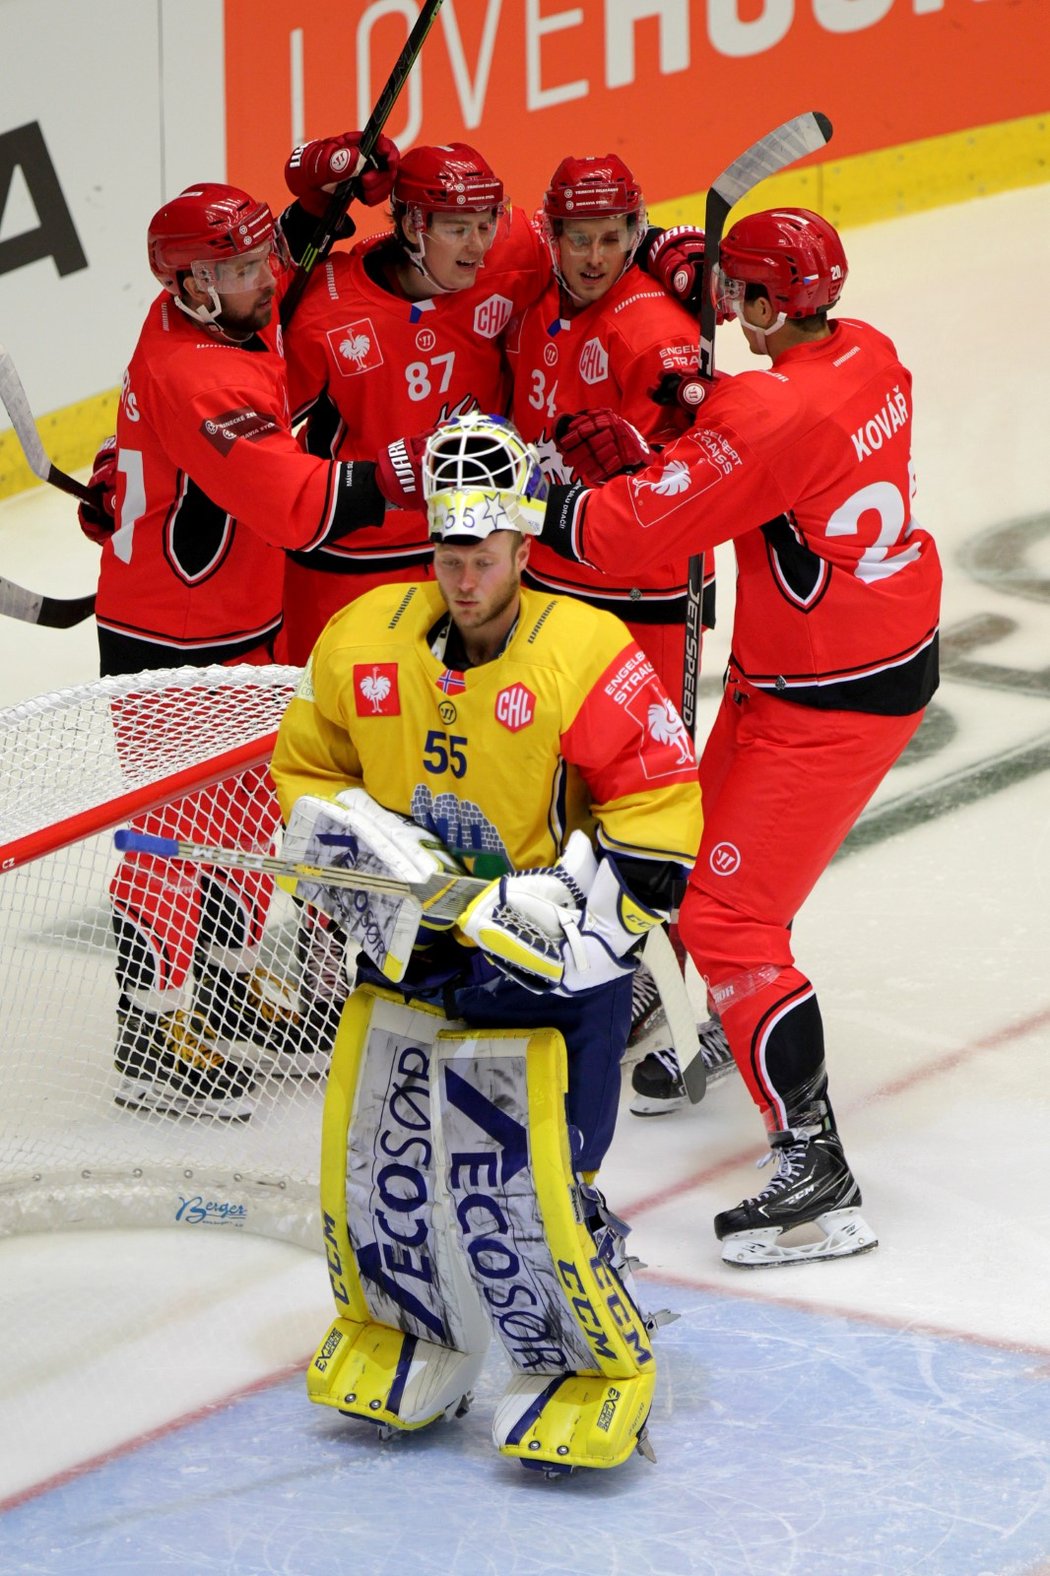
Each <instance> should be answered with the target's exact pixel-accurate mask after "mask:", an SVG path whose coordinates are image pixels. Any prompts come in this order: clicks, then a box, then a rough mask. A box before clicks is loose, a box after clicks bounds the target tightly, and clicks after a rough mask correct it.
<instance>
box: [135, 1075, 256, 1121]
mask: <svg viewBox="0 0 1050 1576" xmlns="http://www.w3.org/2000/svg"><path fill="white" fill-rule="evenodd" d="M113 1103H114V1105H119V1106H121V1107H123V1109H124V1110H125V1111H151V1112H154V1113H155V1114H156V1115H157V1116H173V1117H176V1118H179V1117H184V1116H188V1117H193V1118H200V1117H202V1116H208V1117H212V1118H214V1119H215V1120H216V1121H221V1122H247V1121H249V1120H250V1118H251V1115H252V1112H253V1111H254V1110H255V1104H254V1102H253V1101H251V1100H246V1099H244V1098H243V1097H242V1098H241V1099H238V1100H195V1099H194V1098H193V1097H192V1096H191V1095H185V1094H175V1093H173V1092H168V1091H165V1090H163V1089H155V1088H153V1087H151V1086H150V1085H146V1086H145V1087H143V1084H142V1082H141V1080H139V1079H136V1078H125V1079H123V1080H122V1081H121V1083H120V1086H119V1087H118V1089H117V1092H116V1094H115V1095H114V1096H113Z"/></svg>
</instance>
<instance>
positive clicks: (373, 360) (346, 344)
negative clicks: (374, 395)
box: [325, 317, 383, 378]
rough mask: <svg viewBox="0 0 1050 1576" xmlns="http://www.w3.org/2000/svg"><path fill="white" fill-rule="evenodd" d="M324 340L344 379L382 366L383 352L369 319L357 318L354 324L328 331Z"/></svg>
mask: <svg viewBox="0 0 1050 1576" xmlns="http://www.w3.org/2000/svg"><path fill="white" fill-rule="evenodd" d="M325 338H326V339H327V341H328V345H329V349H330V350H331V352H332V360H333V361H334V362H335V364H336V366H337V368H338V369H339V371H340V372H341V374H342V375H343V377H344V378H354V377H356V376H357V374H358V373H359V372H371V371H372V370H373V368H374V367H381V366H382V365H383V352H382V351H381V350H380V348H379V339H378V337H377V335H376V331H375V329H374V328H373V327H372V320H371V318H368V317H359V318H358V319H357V321H356V323H344V324H343V326H342V328H332V329H329V331H328V333H327V334H326V335H325Z"/></svg>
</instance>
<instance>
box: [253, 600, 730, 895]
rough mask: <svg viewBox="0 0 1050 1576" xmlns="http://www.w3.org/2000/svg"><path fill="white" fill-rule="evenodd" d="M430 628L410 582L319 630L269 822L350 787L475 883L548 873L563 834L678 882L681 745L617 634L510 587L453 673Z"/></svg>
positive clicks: (641, 666)
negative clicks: (508, 612)
mask: <svg viewBox="0 0 1050 1576" xmlns="http://www.w3.org/2000/svg"><path fill="white" fill-rule="evenodd" d="M446 616H447V611H446V608H445V603H444V600H443V598H442V596H441V592H440V590H439V589H438V587H437V586H436V585H434V584H423V585H413V586H411V587H408V588H407V589H406V587H405V586H404V585H392V586H383V587H380V588H379V589H377V590H374V591H370V592H368V593H366V595H364V596H363V597H361V598H360V599H359V600H358V601H356V602H354V603H352V604H351V605H350V606H349V607H346V608H344V609H343V610H342V611H341V612H340V613H337V614H336V616H335V617H334V618H333V619H331V621H330V622H329V623H328V625H327V627H326V628H325V630H324V631H323V633H322V635H321V637H320V639H319V640H318V642H317V645H316V646H315V647H314V651H313V654H312V656H311V658H310V661H309V663H308V664H307V666H306V668H305V670H304V672H303V677H302V679H301V681H300V683H299V687H298V690H297V692H296V695H295V697H294V698H293V700H292V701H291V704H290V705H289V707H288V710H287V712H286V713H285V716H284V718H283V720H282V722H281V726H280V730H279V732H278V736H277V745H276V749H275V751H274V757H273V765H272V771H273V777H274V781H275V782H276V784H277V791H278V796H279V798H280V802H281V809H282V811H283V813H284V816H285V818H286V819H287V817H288V814H289V812H290V810H291V807H292V805H293V804H294V803H295V801H296V800H297V799H298V798H299V797H300V795H302V794H315V795H318V796H320V797H322V798H331V797H333V796H334V795H335V794H337V793H338V792H340V790H341V789H343V788H347V787H350V786H363V787H364V788H366V789H367V791H368V792H369V793H370V794H371V795H372V797H373V798H374V799H377V800H378V801H379V802H380V804H382V805H384V806H385V807H386V808H387V809H388V810H395V811H398V812H400V813H401V814H403V815H408V816H411V818H412V820H413V821H415V822H417V823H418V824H419V825H421V826H425V827H427V828H429V829H430V830H432V831H433V832H434V833H435V834H436V835H437V836H438V837H439V838H440V839H441V841H442V842H443V843H444V844H445V846H446V847H447V848H449V849H450V850H452V851H453V852H454V853H456V854H458V855H459V856H460V858H462V859H463V860H464V862H465V863H466V865H467V867H468V868H469V869H472V870H474V871H475V873H476V874H478V875H486V876H491V875H495V874H498V873H500V871H501V870H503V869H506V868H508V867H509V868H511V869H517V870H522V869H528V868H529V867H533V866H537V865H549V864H553V863H554V861H555V860H556V859H557V857H558V854H559V853H560V852H561V850H562V849H563V847H564V845H565V842H566V839H567V838H568V836H569V833H570V832H572V831H574V830H575V829H576V828H577V827H579V828H582V829H583V830H584V831H585V832H587V833H588V835H590V836H592V838H596V840H597V842H598V843H599V844H600V845H601V846H603V847H604V848H605V849H607V850H608V851H609V852H610V853H612V854H613V855H623V856H627V857H630V858H641V859H651V860H659V861H664V860H672V861H675V862H677V863H679V864H682V865H684V866H686V867H691V866H692V863H693V860H694V858H695V856H696V849H697V845H698V843H699V841H700V832H701V824H702V822H701V813H700V789H699V786H698V783H697V776H696V763H695V760H694V756H693V749H692V744H691V741H690V739H689V736H688V733H687V731H686V729H685V726H684V724H683V722H682V720H681V718H680V717H679V715H678V712H677V711H676V709H675V706H674V703H673V701H671V699H670V698H669V697H668V695H667V693H666V691H665V690H664V688H663V686H662V685H661V683H660V681H659V679H658V678H657V676H656V673H655V671H654V669H653V666H652V664H651V663H650V661H649V659H648V658H647V657H646V656H645V655H644V653H643V652H642V651H641V650H640V649H639V647H638V646H637V644H636V643H635V641H634V638H633V636H632V635H631V634H630V633H629V631H628V630H627V629H626V627H625V626H624V625H623V624H622V623H621V622H620V620H619V619H617V618H614V617H612V616H611V615H610V614H608V613H602V612H599V611H597V610H596V609H594V608H591V607H588V606H586V605H585V604H583V603H580V602H576V601H573V600H572V599H570V598H568V597H561V596H551V595H548V594H545V593H541V592H536V591H529V590H525V589H523V590H522V593H521V610H520V614H519V617H518V622H517V625H516V627H515V629H514V630H513V632H512V634H511V637H510V639H509V641H508V643H507V645H506V647H505V649H504V650H503V652H502V653H501V654H500V655H499V656H498V657H496V658H495V659H494V660H493V661H491V662H488V663H485V664H484V665H482V666H481V667H476V668H468V669H467V670H466V671H465V672H459V671H457V670H455V669H453V668H450V667H448V666H447V665H446V664H445V662H444V661H443V660H441V659H440V658H438V657H437V656H435V655H434V653H433V651H432V650H431V642H432V640H433V639H434V635H435V632H436V631H437V630H438V629H439V628H440V627H441V626H442V623H443V621H444V619H445V618H446Z"/></svg>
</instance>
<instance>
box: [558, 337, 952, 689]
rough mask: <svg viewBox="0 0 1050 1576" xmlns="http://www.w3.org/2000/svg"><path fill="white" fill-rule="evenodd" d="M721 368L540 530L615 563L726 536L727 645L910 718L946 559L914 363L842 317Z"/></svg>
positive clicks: (774, 680)
mask: <svg viewBox="0 0 1050 1576" xmlns="http://www.w3.org/2000/svg"><path fill="white" fill-rule="evenodd" d="M829 326H830V329H831V332H830V334H829V335H828V336H827V337H826V338H821V339H814V340H812V341H810V342H807V343H801V344H796V345H794V346H793V347H792V348H791V349H789V350H787V351H784V352H783V353H782V354H780V355H778V357H777V359H776V363H775V365H774V367H773V368H772V369H771V370H770V371H765V372H745V373H741V374H740V375H738V376H737V377H734V378H726V379H724V380H723V381H721V382H719V383H718V384H717V385H716V386H715V388H714V389H713V390H712V392H711V393H710V395H709V396H708V398H707V399H706V400H705V401H704V403H703V405H702V407H701V408H700V411H699V412H698V414H697V419H696V425H695V426H694V427H693V428H692V429H691V430H690V431H689V432H688V433H686V434H685V435H684V436H683V437H681V438H680V439H678V441H677V442H675V443H673V444H671V445H670V446H669V447H668V448H666V449H664V451H663V453H662V454H661V455H660V456H659V457H658V458H657V460H656V461H655V462H654V463H653V464H652V465H650V466H649V467H648V468H647V469H646V470H644V471H640V472H638V473H637V474H636V475H634V476H625V477H617V478H615V479H614V480H613V481H611V482H609V483H607V484H606V485H605V486H604V487H602V488H600V489H595V490H590V491H588V490H584V489H582V488H579V487H577V488H572V489H570V490H569V491H568V492H567V493H565V494H562V495H560V496H558V495H557V494H556V495H555V497H554V498H553V499H552V502H551V504H550V505H549V506H548V523H547V525H546V526H545V528H544V535H543V539H544V541H547V542H549V543H550V545H552V546H554V547H555V549H556V551H559V552H562V553H563V554H564V555H565V556H569V557H579V558H582V559H583V561H584V562H587V563H590V564H593V565H595V566H596V567H598V568H606V567H608V568H610V569H611V568H613V567H614V566H615V565H616V564H617V563H622V562H623V561H624V560H625V558H628V557H631V556H632V555H633V556H634V557H636V558H637V559H638V560H640V561H641V562H642V563H645V562H647V561H649V560H650V559H653V558H655V557H656V556H657V555H658V554H659V555H660V556H661V557H664V558H666V557H671V556H674V555H675V554H676V553H677V554H681V555H682V556H685V555H687V554H689V553H697V552H700V551H702V550H703V549H705V548H711V547H714V546H715V545H716V544H718V543H719V542H725V541H730V540H732V541H733V543H734V546H735V548H736V556H737V566H738V578H737V591H736V612H735V618H734V625H733V637H732V654H733V660H734V662H735V664H736V666H737V668H738V669H739V671H740V672H741V674H742V675H743V676H744V677H745V678H747V679H748V680H749V681H750V682H751V683H752V684H753V685H755V686H756V687H757V688H760V689H765V690H769V691H771V692H772V693H774V694H776V695H779V696H781V697H782V698H784V699H790V700H792V701H794V702H796V703H798V704H801V705H808V706H815V707H818V708H822V709H837V710H846V711H865V712H874V713H881V714H883V715H891V716H904V715H909V714H910V713H912V712H915V711H919V710H920V709H921V708H922V707H923V706H925V704H926V702H927V701H928V700H929V698H930V696H931V695H932V694H933V691H934V690H935V688H936V686H937V626H938V618H939V607H940V588H941V569H940V563H939V560H938V556H937V549H936V546H935V545H934V542H933V539H932V537H931V536H930V535H929V534H928V533H927V532H926V531H924V530H922V529H921V528H920V527H919V526H918V524H917V523H916V521H915V520H914V519H913V517H912V513H911V499H912V493H913V477H912V465H911V425H912V416H911V377H910V374H909V373H908V372H907V370H906V369H905V368H904V367H903V366H902V365H901V363H900V361H899V360H898V358H897V353H896V351H895V349H894V347H893V345H892V344H891V342H890V341H889V340H888V339H887V338H886V337H885V335H883V334H880V333H879V332H878V331H877V330H876V329H874V328H871V327H870V326H869V325H868V324H866V323H858V322H851V321H849V320H846V319H843V318H839V319H836V320H835V321H834V322H833V323H831V324H830V325H829Z"/></svg>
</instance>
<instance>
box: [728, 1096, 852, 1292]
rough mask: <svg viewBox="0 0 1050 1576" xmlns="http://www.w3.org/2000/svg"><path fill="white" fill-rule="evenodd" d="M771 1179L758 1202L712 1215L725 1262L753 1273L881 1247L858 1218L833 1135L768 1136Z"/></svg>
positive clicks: (813, 1131)
mask: <svg viewBox="0 0 1050 1576" xmlns="http://www.w3.org/2000/svg"><path fill="white" fill-rule="evenodd" d="M774 1158H775V1159H776V1162H777V1170H776V1175H775V1176H774V1177H773V1178H772V1179H771V1180H770V1182H769V1183H768V1184H767V1185H766V1186H765V1187H764V1188H763V1189H762V1191H761V1193H759V1194H758V1196H757V1197H756V1198H746V1199H744V1201H743V1202H742V1203H740V1204H738V1205H737V1206H736V1208H735V1209H726V1210H723V1211H722V1213H721V1214H719V1215H716V1216H715V1235H716V1236H717V1237H718V1239H719V1241H720V1242H721V1243H722V1258H723V1259H724V1260H725V1262H726V1263H727V1264H738V1265H741V1266H743V1267H744V1268H752V1269H753V1268H757V1267H759V1266H761V1265H770V1264H800V1263H806V1262H809V1261H810V1260H814V1259H838V1258H846V1257H848V1256H850V1255H851V1254H854V1253H866V1252H868V1250H869V1249H871V1248H874V1247H877V1246H878V1238H877V1237H876V1235H875V1233H874V1232H873V1231H872V1229H871V1227H870V1226H869V1225H868V1224H867V1222H866V1221H865V1220H864V1218H863V1216H862V1215H861V1212H860V1209H861V1203H862V1199H861V1193H860V1188H859V1187H858V1186H857V1182H856V1179H855V1178H854V1176H853V1173H852V1171H851V1170H850V1168H849V1165H848V1163H847V1160H846V1157H845V1155H844V1154H843V1152H842V1140H841V1139H840V1138H839V1136H838V1134H837V1133H836V1132H826V1131H821V1130H820V1129H819V1128H817V1127H796V1128H792V1129H790V1130H789V1131H787V1132H783V1133H773V1134H772V1135H771V1137H770V1153H769V1155H768V1156H765V1157H764V1158H763V1160H762V1161H760V1162H759V1164H760V1165H762V1164H765V1162H766V1160H769V1159H774ZM797 1227H810V1228H812V1229H811V1230H810V1231H809V1232H807V1233H805V1235H804V1236H803V1238H802V1240H793V1241H792V1242H790V1243H788V1242H784V1241H782V1240H781V1239H782V1237H783V1234H784V1233H785V1232H792V1233H793V1232H794V1231H795V1229H796V1228H797Z"/></svg>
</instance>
